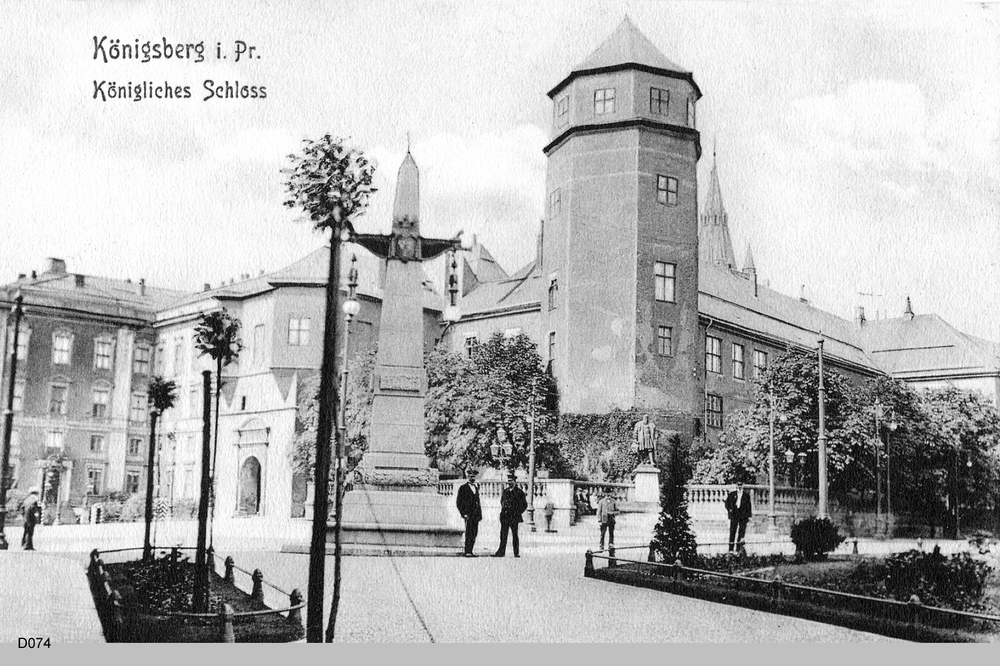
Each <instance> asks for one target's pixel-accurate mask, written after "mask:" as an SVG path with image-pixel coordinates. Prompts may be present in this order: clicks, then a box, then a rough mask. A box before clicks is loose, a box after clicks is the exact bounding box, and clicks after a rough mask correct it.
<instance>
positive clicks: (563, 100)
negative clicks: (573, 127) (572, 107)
mask: <svg viewBox="0 0 1000 666" xmlns="http://www.w3.org/2000/svg"><path fill="white" fill-rule="evenodd" d="M555 113H556V117H555V125H556V127H557V128H558V127H562V126H563V125H565V124H566V123H567V122H569V95H563V96H562V97H560V98H559V99H557V100H556V108H555Z"/></svg>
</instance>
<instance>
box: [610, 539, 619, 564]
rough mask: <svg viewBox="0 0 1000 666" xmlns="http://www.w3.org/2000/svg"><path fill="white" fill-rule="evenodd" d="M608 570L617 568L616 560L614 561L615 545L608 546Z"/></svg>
mask: <svg viewBox="0 0 1000 666" xmlns="http://www.w3.org/2000/svg"><path fill="white" fill-rule="evenodd" d="M608 557H609V558H610V559H608V568H609V569H613V568H615V567H617V566H618V560H616V559H615V544H613V543H609V544H608Z"/></svg>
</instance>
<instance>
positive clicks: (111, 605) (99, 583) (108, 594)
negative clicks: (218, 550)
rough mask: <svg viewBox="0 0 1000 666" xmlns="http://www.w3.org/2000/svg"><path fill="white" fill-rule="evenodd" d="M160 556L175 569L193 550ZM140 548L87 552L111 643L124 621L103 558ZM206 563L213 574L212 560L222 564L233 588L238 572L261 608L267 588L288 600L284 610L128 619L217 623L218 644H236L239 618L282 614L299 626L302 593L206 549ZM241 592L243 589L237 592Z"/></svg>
mask: <svg viewBox="0 0 1000 666" xmlns="http://www.w3.org/2000/svg"><path fill="white" fill-rule="evenodd" d="M158 550H159V551H160V554H161V555H162V556H165V557H167V556H168V557H169V558H170V563H171V566H172V567H177V566H178V565H179V564H181V560H180V551H192V550H196V549H195V548H190V547H187V548H182V547H180V546H175V547H172V548H170V549H169V555H168V551H167V549H158ZM142 551H143V549H142V548H117V549H113V550H105V551H100V550H98V549H96V548H95V549H94V550H92V551H91V552H90V564H89V566H88V567H87V575H88V577H89V578H90V581H91V586H92V589H93V590H94V596H95V602H97V606H98V609H99V610H101V611H102V614H103V615H105V616H106V617H107V619H108V621H109V625H110V626H109V627H108V628H109V629H110V634H111V636H109V638H111V639H112V640H119V639H121V638H123V636H124V628H125V618H124V614H123V609H122V597H121V594H120V593H119V592H118V590H115V589H113V588H112V587H111V576H110V574H109V573H108V572H107V569H106V568H105V561H104V556H107V555H117V554H121V553H132V552H142ZM207 555H208V559H207V562H206V564H207V566H209V567H210V568H211V571H213V572H214V571H215V560H216V559H219V560H221V561H222V562H223V566H224V567H225V575H224V576H223V578H224V580H226V581H227V582H229V583H230V584H232V585H233V586H234V587H235V586H236V582H235V572H237V571H239V572H240V573H241V574H243V575H245V576H247V577H249V579H250V582H251V589H252V591H251V592H250V598H251V599H252V600H254V601H256V602H258V603H260V604H261V605H263V604H264V586H265V585H267V586H268V587H269V588H271V589H272V590H274V591H275V592H277V593H279V594H280V595H282V596H285V597H288V606H286V607H284V608H264V609H261V610H255V611H241V612H239V613H237V612H235V611H234V610H233V607H232V606H230V605H229V604H223V605H222V611H221V612H219V613H182V612H177V613H171V612H161V613H156V614H147V613H136V612H130V613H129V616H130V617H136V618H139V619H142V620H158V619H165V618H180V619H184V620H194V621H202V622H208V621H213V620H214V621H216V622H218V623H219V627H220V633H219V642H220V643H235V642H236V637H235V633H234V630H233V624H234V622H235V621H236V620H237V619H238V618H245V617H256V616H261V615H279V614H285V615H286V619H287V621H288V623H289V624H293V625H297V626H299V627H301V626H302V609H303V608H304V607H305V605H306V601H305V599H304V598H303V596H302V593H301V592H300V591H299V590H298V589H294V590H292V591H291V592H286V591H285V590H282V589H281V588H279V587H277V586H275V585H272V584H271V583H268V582H267V581H265V580H264V574H263V572H261V570H260V569H255V570H254V571H253V572H250V571H247V570H246V569H242V568H240V567H238V566H236V564H235V563H234V562H233V558H232V557H226V558H225V559H224V560H223V559H222V557H221V556H219V555H217V554H215V552H214V549H212V548H211V547H210V548H208V552H207ZM240 589H244V590H245V588H242V587H241V588H240ZM102 619H103V618H102Z"/></svg>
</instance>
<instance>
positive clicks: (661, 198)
mask: <svg viewBox="0 0 1000 666" xmlns="http://www.w3.org/2000/svg"><path fill="white" fill-rule="evenodd" d="M656 202H657V203H659V204H663V205H664V206H676V205H677V179H676V178H673V177H671V176H657V177H656Z"/></svg>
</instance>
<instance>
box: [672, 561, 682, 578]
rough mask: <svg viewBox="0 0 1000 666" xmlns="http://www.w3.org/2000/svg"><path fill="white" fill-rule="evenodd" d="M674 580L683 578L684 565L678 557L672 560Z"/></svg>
mask: <svg viewBox="0 0 1000 666" xmlns="http://www.w3.org/2000/svg"><path fill="white" fill-rule="evenodd" d="M674 580H684V565H683V564H681V561H680V559H676V560H674Z"/></svg>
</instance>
